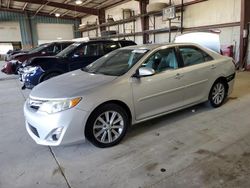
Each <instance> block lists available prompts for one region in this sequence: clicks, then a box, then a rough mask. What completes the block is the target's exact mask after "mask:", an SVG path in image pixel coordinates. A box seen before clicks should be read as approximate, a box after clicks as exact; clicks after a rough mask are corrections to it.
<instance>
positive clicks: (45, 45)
mask: <svg viewBox="0 0 250 188" xmlns="http://www.w3.org/2000/svg"><path fill="white" fill-rule="evenodd" d="M48 46H49V45H48V44H41V45H39V46H37V47H35V48H33V49H31V50H30V51H29V52H28V53H29V54H32V53H36V52H39V51H41V50H42V49H44V48H47V47H48Z"/></svg>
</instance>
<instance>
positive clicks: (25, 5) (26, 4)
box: [22, 3, 29, 11]
mask: <svg viewBox="0 0 250 188" xmlns="http://www.w3.org/2000/svg"><path fill="white" fill-rule="evenodd" d="M28 4H29V3H25V4H24V5H23V8H22V9H23V11H24V10H25V9H26V7H27V6H28Z"/></svg>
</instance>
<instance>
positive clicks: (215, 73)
mask: <svg viewBox="0 0 250 188" xmlns="http://www.w3.org/2000/svg"><path fill="white" fill-rule="evenodd" d="M234 77H235V67H234V64H233V61H232V59H231V58H229V57H224V56H221V55H220V54H218V53H216V52H214V51H211V50H209V49H207V48H203V47H201V46H199V45H196V44H188V43H186V44H166V45H165V44H155V45H142V46H131V47H126V48H122V49H118V50H115V51H113V52H111V53H109V54H107V55H105V56H104V57H102V58H100V59H98V60H97V61H95V62H94V63H92V64H90V65H89V66H87V67H86V68H83V69H80V70H76V71H73V72H69V73H67V74H64V75H61V76H58V77H56V78H53V79H51V80H48V81H46V82H44V83H41V84H40V85H38V86H37V87H35V88H34V89H33V90H32V91H31V93H30V95H29V98H28V99H27V101H26V103H25V105H24V114H25V119H26V129H27V131H28V133H29V134H30V136H31V137H32V138H33V139H34V140H35V141H36V143H38V144H42V145H52V146H57V145H63V144H69V143H74V142H79V141H83V140H85V138H86V139H88V140H89V141H90V142H92V143H93V144H94V145H96V146H98V147H110V146H113V145H115V144H118V143H119V142H120V141H121V140H122V138H123V137H124V136H125V134H126V131H127V128H128V127H129V126H130V125H131V124H136V123H139V122H142V121H146V120H149V119H152V118H155V117H158V116H162V115H164V114H168V113H171V112H174V111H178V110H180V109H183V108H187V107H189V106H193V105H195V104H198V103H202V102H205V101H209V102H210V104H211V105H212V106H213V107H219V106H221V105H222V104H223V102H224V101H225V99H226V98H227V96H228V95H230V94H231V92H232V89H233V85H234Z"/></svg>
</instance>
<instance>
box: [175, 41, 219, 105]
mask: <svg viewBox="0 0 250 188" xmlns="http://www.w3.org/2000/svg"><path fill="white" fill-rule="evenodd" d="M178 54H179V56H180V59H181V61H182V67H181V68H180V69H179V71H180V72H179V74H180V78H181V81H182V83H183V86H184V89H183V105H190V104H193V103H197V102H202V101H203V100H204V99H205V98H207V96H208V92H209V90H210V88H209V87H210V86H209V85H210V80H211V78H213V69H214V68H215V67H214V66H215V65H214V60H213V58H212V57H211V56H209V55H208V54H207V53H206V52H204V51H203V50H201V49H199V48H198V47H196V46H179V51H178Z"/></svg>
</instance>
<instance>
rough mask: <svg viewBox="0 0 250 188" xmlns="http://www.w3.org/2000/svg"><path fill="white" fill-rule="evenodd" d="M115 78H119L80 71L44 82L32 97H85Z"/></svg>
mask: <svg viewBox="0 0 250 188" xmlns="http://www.w3.org/2000/svg"><path fill="white" fill-rule="evenodd" d="M115 78H117V77H116V76H106V75H102V74H91V73H87V72H84V71H82V70H80V69H79V70H76V71H72V72H69V73H66V74H63V75H61V76H57V77H55V78H52V79H49V80H47V81H45V82H42V83H41V84H39V85H37V86H36V87H34V88H33V90H32V91H31V93H30V97H33V98H39V99H52V98H70V97H76V96H83V95H84V93H85V92H87V91H89V90H90V89H93V88H97V87H99V86H103V85H104V84H107V83H109V82H111V81H113V80H114V79H115Z"/></svg>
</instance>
